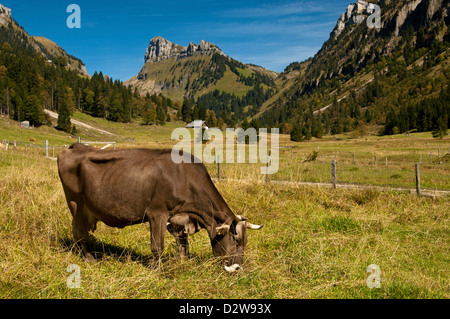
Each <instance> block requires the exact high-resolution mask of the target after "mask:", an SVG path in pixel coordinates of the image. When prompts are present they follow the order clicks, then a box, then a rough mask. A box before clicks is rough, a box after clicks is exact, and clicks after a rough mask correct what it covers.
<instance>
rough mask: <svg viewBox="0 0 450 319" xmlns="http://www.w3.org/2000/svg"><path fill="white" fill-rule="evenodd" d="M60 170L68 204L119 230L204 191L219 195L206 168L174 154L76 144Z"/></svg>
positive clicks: (60, 162)
mask: <svg viewBox="0 0 450 319" xmlns="http://www.w3.org/2000/svg"><path fill="white" fill-rule="evenodd" d="M185 155H186V156H189V157H191V159H193V157H192V155H190V154H185ZM58 169H59V174H60V177H61V181H62V184H63V187H64V191H65V193H66V197H67V200H68V201H70V200H74V201H77V202H78V203H80V202H82V203H83V205H84V208H85V211H86V212H88V213H89V214H90V215H92V216H91V217H93V219H96V220H101V221H103V222H105V223H106V224H107V225H109V226H114V227H124V226H127V225H132V224H136V223H140V222H144V221H146V220H147V214H146V210H147V209H148V208H151V209H153V210H155V211H170V210H175V209H177V207H181V206H182V204H183V203H186V202H187V201H190V200H193V198H195V197H197V198H198V196H199V194H203V193H205V191H206V193H208V195H207V197H210V195H209V194H213V195H214V196H217V195H216V194H215V193H217V194H218V192H217V190H216V189H215V187H214V185H213V183H212V182H211V179H210V178H209V174H208V173H207V170H206V168H205V167H204V165H203V164H202V163H199V164H194V163H193V161H192V164H190V163H180V164H176V163H174V162H173V161H172V159H171V150H152V149H133V150H114V151H109V150H108V151H106V150H97V149H94V148H92V147H88V146H85V145H81V144H74V145H72V146H71V147H70V148H69V149H68V150H66V151H64V152H62V153H61V155H60V156H59V157H58ZM199 185H200V188H199ZM219 196H220V195H219ZM220 199H222V198H221V197H220ZM220 199H219V200H220ZM91 219H92V218H91Z"/></svg>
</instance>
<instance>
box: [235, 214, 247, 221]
mask: <svg viewBox="0 0 450 319" xmlns="http://www.w3.org/2000/svg"><path fill="white" fill-rule="evenodd" d="M236 218H237V220H238V222H242V221H244V220H247V217H245V216H242V215H236Z"/></svg>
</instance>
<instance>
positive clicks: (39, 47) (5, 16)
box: [0, 3, 90, 77]
mask: <svg viewBox="0 0 450 319" xmlns="http://www.w3.org/2000/svg"><path fill="white" fill-rule="evenodd" d="M0 28H5V30H9V32H12V33H13V34H14V37H16V38H18V39H20V40H19V41H22V42H26V45H27V46H28V47H30V48H31V50H33V51H35V52H38V53H39V54H41V55H42V56H43V57H45V58H46V59H47V60H48V61H49V62H50V63H52V62H53V60H54V59H55V58H57V57H62V58H63V59H65V63H66V67H67V68H68V69H71V70H74V71H76V72H78V73H79V74H80V75H82V76H86V77H90V75H89V74H88V72H87V70H86V65H85V64H84V63H83V61H81V59H79V58H76V57H74V56H72V55H70V54H69V53H67V52H66V51H65V50H64V49H63V48H61V47H60V46H59V45H58V44H56V43H55V42H53V41H52V40H50V39H48V38H46V37H43V36H31V35H30V34H28V33H27V32H26V31H25V30H24V29H23V27H21V26H20V25H19V23H18V22H17V21H15V20H14V18H13V17H12V12H11V9H10V8H7V7H5V6H4V5H2V4H1V3H0Z"/></svg>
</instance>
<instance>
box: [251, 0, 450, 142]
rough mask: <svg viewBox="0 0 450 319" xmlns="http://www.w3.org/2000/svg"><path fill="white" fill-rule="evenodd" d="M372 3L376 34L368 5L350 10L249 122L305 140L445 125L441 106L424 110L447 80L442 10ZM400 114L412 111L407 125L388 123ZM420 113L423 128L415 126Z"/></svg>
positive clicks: (449, 68)
mask: <svg viewBox="0 0 450 319" xmlns="http://www.w3.org/2000/svg"><path fill="white" fill-rule="evenodd" d="M372 2H373V3H377V4H378V5H379V6H380V8H381V20H380V21H381V27H380V28H369V27H368V24H367V22H366V21H367V19H368V17H369V16H370V14H371V13H373V11H371V10H370V7H371V4H370V3H369V2H365V1H361V0H360V1H358V2H357V3H354V4H350V5H349V7H348V9H347V11H346V12H344V13H343V14H342V15H341V16H340V17H339V19H338V22H337V24H336V27H335V28H334V30H333V31H332V32H331V34H330V38H329V40H327V41H326V42H325V43H324V44H323V46H322V48H321V50H320V51H319V52H318V53H317V54H316V55H315V56H314V57H313V58H311V59H309V60H307V61H304V62H301V63H299V62H295V63H292V64H291V65H289V66H288V67H287V68H286V70H285V71H284V72H283V73H282V74H280V76H279V78H278V79H277V81H279V82H280V83H281V88H280V92H279V93H278V98H277V99H275V100H274V99H272V100H269V101H267V102H266V103H265V104H264V105H263V106H262V108H261V109H262V110H265V111H264V112H260V113H259V114H258V116H257V117H258V119H259V122H260V124H261V125H265V126H279V127H281V128H282V129H283V130H284V131H285V132H286V133H289V132H291V131H292V129H293V127H294V126H296V125H297V126H299V127H300V130H302V131H303V133H304V134H303V135H304V137H307V138H308V137H310V136H316V137H320V136H321V135H323V134H327V133H331V134H337V133H342V132H349V131H353V130H358V129H362V130H363V131H364V130H366V129H365V128H364V127H366V126H373V125H381V126H382V127H383V128H382V130H381V131H380V133H384V134H392V133H398V132H405V131H409V130H414V129H418V130H434V129H437V127H438V126H439V124H438V121H439V119H441V118H444V121H446V124H447V126H449V123H448V118H449V117H448V115H449V114H450V111H449V110H448V106H444V105H442V107H441V106H439V107H438V106H436V107H435V108H432V109H428V107H427V106H426V105H428V104H430V103H431V104H440V103H441V102H439V101H440V100H442V99H445V97H442V96H441V97H439V94H440V93H441V92H444V93H443V94H445V91H446V88H447V87H448V82H449V79H450V52H449V47H450V33H449V29H448V25H449V3H448V2H447V1H439V0H436V1H434V0H416V1H378V2H376V1H372ZM408 107H409V108H410V109H411V108H414V109H416V113H415V114H416V115H415V117H414V118H412V119H408V120H407V122H408V123H405V124H400V123H394V125H391V124H390V123H389V121H390V119H392V118H404V117H407V116H409V115H410V112H407V109H408ZM320 109H321V110H322V112H318V110H320ZM421 112H422V114H423V116H425V117H427V118H430V120H429V122H430V123H428V124H427V125H422V126H421V125H419V124H418V123H417V122H418V120H419V116H420V115H419V114H421ZM423 116H422V117H423ZM404 122H406V119H405V120H404ZM441 126H442V125H441ZM395 127H396V129H394V128H395Z"/></svg>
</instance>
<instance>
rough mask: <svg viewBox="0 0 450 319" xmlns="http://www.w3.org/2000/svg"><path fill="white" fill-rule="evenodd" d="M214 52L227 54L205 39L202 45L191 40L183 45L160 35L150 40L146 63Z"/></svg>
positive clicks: (201, 42)
mask: <svg viewBox="0 0 450 319" xmlns="http://www.w3.org/2000/svg"><path fill="white" fill-rule="evenodd" d="M214 53H219V54H221V55H224V56H225V53H223V52H222V51H221V50H220V49H219V48H218V47H217V46H216V45H215V44H212V43H210V42H207V41H204V40H201V41H200V45H197V44H195V43H192V42H191V43H189V44H188V45H187V46H185V47H182V46H181V45H178V44H176V43H173V42H170V41H169V40H166V39H164V38H162V37H159V36H158V37H154V38H152V39H151V40H150V44H149V46H148V48H147V51H146V53H145V63H147V62H159V61H163V60H166V59H170V58H174V59H177V60H179V59H183V58H187V57H190V56H193V55H196V54H202V55H212V54H214Z"/></svg>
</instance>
